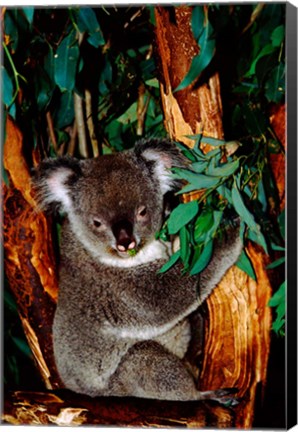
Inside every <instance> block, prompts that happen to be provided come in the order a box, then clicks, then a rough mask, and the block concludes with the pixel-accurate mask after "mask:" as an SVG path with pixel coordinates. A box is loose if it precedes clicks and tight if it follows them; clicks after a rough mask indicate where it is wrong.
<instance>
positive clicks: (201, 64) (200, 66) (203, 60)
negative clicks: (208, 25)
mask: <svg viewBox="0 0 298 432" xmlns="http://www.w3.org/2000/svg"><path fill="white" fill-rule="evenodd" d="M214 51H215V41H213V40H210V41H208V42H206V43H205V46H204V49H203V50H201V51H200V53H199V54H197V55H196V56H195V57H194V58H193V59H192V62H191V65H190V69H189V71H188V73H187V74H186V76H185V77H184V78H183V80H182V81H181V83H180V84H179V85H178V87H176V89H175V90H174V93H175V92H177V91H180V90H183V89H185V88H186V87H188V86H189V85H190V84H191V83H192V82H193V81H194V80H195V79H196V78H198V77H199V76H200V74H201V73H202V72H203V70H204V69H205V68H206V67H207V66H208V65H209V63H210V62H211V60H212V58H213V55H214Z"/></svg>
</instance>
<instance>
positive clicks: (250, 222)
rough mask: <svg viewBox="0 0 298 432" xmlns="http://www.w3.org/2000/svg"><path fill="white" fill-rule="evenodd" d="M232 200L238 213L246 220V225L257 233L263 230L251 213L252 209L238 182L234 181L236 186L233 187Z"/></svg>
mask: <svg viewBox="0 0 298 432" xmlns="http://www.w3.org/2000/svg"><path fill="white" fill-rule="evenodd" d="M232 200H233V204H234V207H235V210H236V212H237V213H238V215H239V216H240V217H241V218H242V219H243V220H244V222H245V223H246V225H247V226H248V227H249V228H250V229H251V230H253V231H255V232H256V233H260V232H261V228H260V225H258V224H257V223H256V221H255V219H254V217H253V215H252V214H251V213H250V211H249V210H248V209H247V207H246V206H245V204H244V201H243V198H242V196H241V194H240V192H239V190H238V188H237V185H236V183H234V186H233V188H232Z"/></svg>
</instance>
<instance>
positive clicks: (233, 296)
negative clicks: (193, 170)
mask: <svg viewBox="0 0 298 432" xmlns="http://www.w3.org/2000/svg"><path fill="white" fill-rule="evenodd" d="M191 12H192V8H191V7H188V6H183V7H181V6H180V7H179V8H173V7H171V8H164V7H157V8H156V9H155V18H156V37H157V52H158V57H159V65H160V66H159V67H160V73H161V85H160V87H161V97H162V103H163V108H164V115H165V126H166V129H167V130H168V132H169V135H170V137H171V138H173V139H174V140H178V141H181V142H183V143H185V144H186V145H188V146H192V144H193V141H192V140H190V139H189V138H187V137H185V135H193V134H198V133H203V135H205V136H211V137H214V138H223V126H222V106H221V97H220V82H219V77H218V74H217V73H214V74H213V75H211V76H209V77H208V78H207V79H206V81H205V82H203V83H200V85H198V84H197V83H196V85H193V84H192V85H190V86H188V87H187V88H186V89H184V90H182V91H178V92H174V89H175V88H176V87H177V86H178V84H179V83H180V82H181V81H182V79H183V78H184V76H185V75H186V73H187V71H188V69H189V66H190V64H191V60H192V58H193V56H194V55H196V54H197V53H198V46H197V44H196V41H195V40H194V38H193V35H192V31H191V25H190V18H191ZM203 150H204V151H208V150H209V149H208V148H205V149H203ZM196 196H197V195H195V196H193V197H192V198H194V197H196ZM188 199H189V198H186V200H188ZM247 253H248V254H249V256H250V259H251V261H252V264H253V266H254V269H255V273H256V275H257V281H258V282H257V283H256V282H255V281H253V280H252V279H251V278H249V277H248V276H247V275H246V274H245V273H244V272H243V271H241V270H239V269H238V268H237V267H235V266H234V267H232V268H231V269H230V270H229V271H228V272H227V274H226V275H225V277H224V278H223V280H222V281H221V282H220V283H219V285H218V286H217V287H216V289H215V290H214V292H213V293H212V295H211V296H210V297H209V299H208V300H207V306H208V312H209V319H208V322H206V324H205V341H204V359H203V365H202V369H201V371H200V376H199V387H200V389H202V390H207V389H216V388H222V387H237V388H238V389H239V393H238V396H239V397H240V398H243V400H242V402H241V403H240V404H239V405H238V406H237V407H236V408H235V409H234V416H235V417H234V422H235V426H236V427H239V428H251V427H252V422H253V417H254V403H255V397H256V389H257V386H262V388H263V389H264V385H265V383H266V373H267V364H268V356H269V347H270V327H271V312H270V308H269V307H267V304H268V301H269V299H270V297H271V286H270V283H269V279H268V277H267V274H266V269H265V266H266V263H267V259H266V256H264V254H263V252H261V251H260V250H259V248H258V247H256V246H255V245H252V244H250V245H248V247H247Z"/></svg>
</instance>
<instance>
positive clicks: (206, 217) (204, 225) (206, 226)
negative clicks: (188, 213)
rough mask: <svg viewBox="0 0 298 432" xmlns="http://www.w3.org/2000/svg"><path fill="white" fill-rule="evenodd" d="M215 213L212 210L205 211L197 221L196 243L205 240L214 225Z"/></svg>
mask: <svg viewBox="0 0 298 432" xmlns="http://www.w3.org/2000/svg"><path fill="white" fill-rule="evenodd" d="M213 222H214V221H213V213H212V212H211V211H203V212H202V213H201V214H200V215H199V217H198V218H197V220H196V222H195V229H194V239H195V242H196V243H199V242H202V241H204V240H205V237H206V233H207V232H208V231H209V230H210V229H211V227H212V226H213Z"/></svg>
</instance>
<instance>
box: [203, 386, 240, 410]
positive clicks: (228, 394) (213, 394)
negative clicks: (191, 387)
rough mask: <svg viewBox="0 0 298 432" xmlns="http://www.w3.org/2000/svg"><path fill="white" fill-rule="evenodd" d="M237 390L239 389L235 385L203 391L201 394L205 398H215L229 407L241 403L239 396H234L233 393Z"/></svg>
mask: <svg viewBox="0 0 298 432" xmlns="http://www.w3.org/2000/svg"><path fill="white" fill-rule="evenodd" d="M237 392H238V389H237V388H235V387H226V388H222V389H218V390H213V391H205V392H201V396H202V398H203V399H209V400H214V401H216V402H218V403H220V404H222V405H225V406H227V407H229V406H235V405H237V404H238V403H239V400H238V399H237V398H235V397H232V395H233V394H235V393H237Z"/></svg>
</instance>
